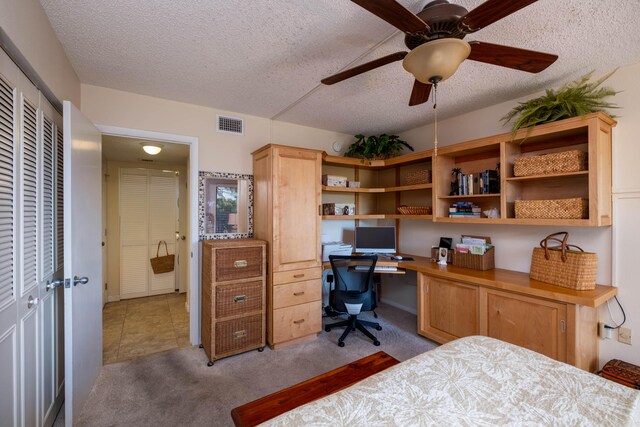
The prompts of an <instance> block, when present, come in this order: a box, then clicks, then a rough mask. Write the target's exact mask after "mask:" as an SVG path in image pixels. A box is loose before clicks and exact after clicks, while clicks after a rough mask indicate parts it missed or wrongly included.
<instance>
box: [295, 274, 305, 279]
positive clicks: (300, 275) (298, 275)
mask: <svg viewBox="0 0 640 427" xmlns="http://www.w3.org/2000/svg"><path fill="white" fill-rule="evenodd" d="M293 277H294V279H299V278H301V277H304V273H302V274H294V275H293Z"/></svg>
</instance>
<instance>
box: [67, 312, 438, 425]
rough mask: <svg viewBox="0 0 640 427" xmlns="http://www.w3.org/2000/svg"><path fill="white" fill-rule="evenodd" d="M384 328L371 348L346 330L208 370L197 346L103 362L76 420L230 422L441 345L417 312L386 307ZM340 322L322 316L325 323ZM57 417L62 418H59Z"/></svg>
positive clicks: (249, 354)
mask: <svg viewBox="0 0 640 427" xmlns="http://www.w3.org/2000/svg"><path fill="white" fill-rule="evenodd" d="M377 312H378V314H379V315H380V317H379V318H378V319H372V318H370V317H372V316H368V315H365V316H362V318H363V319H365V320H377V321H378V322H380V325H381V326H382V327H383V330H382V331H375V330H372V332H373V333H374V335H376V336H377V338H378V339H379V340H380V342H381V345H380V346H379V347H376V346H374V345H373V344H372V343H371V341H370V340H368V339H367V338H366V337H365V336H364V335H363V334H361V333H360V332H359V331H356V332H352V333H351V334H350V335H349V337H348V338H347V339H346V341H345V344H346V345H345V347H343V348H340V347H338V345H337V341H338V337H339V336H340V334H342V332H343V329H342V328H338V329H333V330H332V331H331V332H329V333H326V332H322V333H321V334H320V335H319V337H318V339H316V340H313V341H310V342H307V343H303V344H298V345H295V346H291V347H287V348H283V349H278V350H270V349H269V348H268V347H267V348H265V350H264V352H262V353H260V352H258V351H255V350H254V351H250V352H247V353H243V354H239V355H236V356H232V357H228V358H225V359H221V360H218V361H216V362H215V365H214V366H212V367H207V357H206V355H205V353H204V350H202V349H200V348H198V347H190V348H181V349H175V350H169V351H165V352H163V353H158V354H155V355H151V356H147V357H145V358H143V359H138V360H132V361H127V362H121V363H115V364H111V365H107V366H104V367H103V368H102V371H101V373H100V376H99V378H98V380H97V382H96V384H95V386H94V388H93V390H92V392H91V394H90V396H89V398H88V400H87V403H86V405H85V407H84V410H83V413H82V416H81V418H80V420H78V421H79V422H78V425H85V426H125V425H126V426H131V425H135V426H177V425H181V426H232V425H233V421H232V419H231V415H230V412H231V409H233V408H234V407H236V406H239V405H242V404H244V403H247V402H250V401H252V400H255V399H257V398H260V397H262V396H265V395H267V394H270V393H273V392H275V391H278V390H280V389H283V388H285V387H289V386H291V385H293V384H296V383H298V382H301V381H304V380H306V379H309V378H311V377H314V376H316V375H319V374H322V373H324V372H327V371H329V370H331V369H334V368H337V367H339V366H342V365H345V364H347V363H350V362H353V361H354V360H357V359H360V358H362V357H365V356H368V355H370V354H372V353H375V352H377V351H380V350H382V351H384V352H386V353H388V354H390V355H391V356H393V357H395V358H396V359H398V360H401V361H402V360H406V359H409V358H411V357H413V356H415V355H417V354H420V353H423V352H425V351H428V350H431V349H433V348H435V347H436V344H435V343H433V342H431V341H429V340H427V339H425V338H423V337H420V336H419V335H417V333H416V322H417V320H416V316H415V315H411V314H409V313H406V312H403V311H401V310H398V309H396V308H393V307H390V306H388V305H381V306H380V307H378V309H377ZM336 320H339V319H331V318H325V319H324V323H325V324H326V323H331V322H333V321H336ZM59 421H60V420H58V422H59Z"/></svg>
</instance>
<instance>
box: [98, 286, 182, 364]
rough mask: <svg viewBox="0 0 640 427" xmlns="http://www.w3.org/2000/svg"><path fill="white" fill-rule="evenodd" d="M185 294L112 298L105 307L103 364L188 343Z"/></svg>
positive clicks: (103, 318)
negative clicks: (112, 300)
mask: <svg viewBox="0 0 640 427" xmlns="http://www.w3.org/2000/svg"><path fill="white" fill-rule="evenodd" d="M185 300H186V294H178V293H172V294H166V295H156V296H152V297H144V298H135V299H128V300H122V301H118V302H110V303H108V304H106V305H105V307H104V309H103V311H102V358H103V362H104V364H105V365H106V364H108V363H115V362H121V361H124V360H131V359H136V358H139V357H143V356H146V355H148V354H152V353H158V352H160V351H165V350H169V349H172V348H178V347H187V346H189V345H190V343H189V314H188V313H187V310H186V308H185Z"/></svg>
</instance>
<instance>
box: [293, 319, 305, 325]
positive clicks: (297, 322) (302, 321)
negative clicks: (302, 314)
mask: <svg viewBox="0 0 640 427" xmlns="http://www.w3.org/2000/svg"><path fill="white" fill-rule="evenodd" d="M293 323H295V324H296V325H299V324H301V323H304V319H300V320H294V321H293Z"/></svg>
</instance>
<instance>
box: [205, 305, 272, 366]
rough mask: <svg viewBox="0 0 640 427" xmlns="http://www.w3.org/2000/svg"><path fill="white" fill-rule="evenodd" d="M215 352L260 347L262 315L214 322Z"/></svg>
mask: <svg viewBox="0 0 640 427" xmlns="http://www.w3.org/2000/svg"><path fill="white" fill-rule="evenodd" d="M215 343H216V345H215V354H214V356H220V355H223V354H225V353H229V352H234V351H239V350H243V349H251V348H258V347H261V346H262V345H263V344H262V315H261V314H256V315H253V316H247V317H241V318H239V319H233V320H225V321H223V322H218V323H216V336H215Z"/></svg>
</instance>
